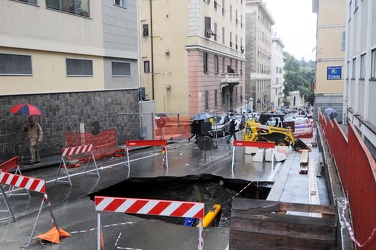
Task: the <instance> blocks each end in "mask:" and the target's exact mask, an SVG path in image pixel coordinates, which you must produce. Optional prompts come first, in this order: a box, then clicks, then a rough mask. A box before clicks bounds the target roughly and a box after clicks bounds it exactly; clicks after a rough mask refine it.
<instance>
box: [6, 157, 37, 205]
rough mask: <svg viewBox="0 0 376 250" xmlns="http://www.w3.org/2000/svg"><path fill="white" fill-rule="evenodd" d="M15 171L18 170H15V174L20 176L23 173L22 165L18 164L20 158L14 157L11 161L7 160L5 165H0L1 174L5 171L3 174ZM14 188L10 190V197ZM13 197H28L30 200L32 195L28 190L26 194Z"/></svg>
mask: <svg viewBox="0 0 376 250" xmlns="http://www.w3.org/2000/svg"><path fill="white" fill-rule="evenodd" d="M13 169H16V170H15V172H14V173H15V174H19V175H22V173H21V168H20V165H19V164H18V156H16V157H13V158H12V159H10V160H7V161H5V162H3V163H1V164H0V172H1V171H3V172H9V171H11V170H13ZM13 189H14V187H10V188H9V191H8V193H9V196H10V195H11V191H13ZM13 195H28V196H29V198H30V193H29V191H28V190H26V193H22V194H13Z"/></svg>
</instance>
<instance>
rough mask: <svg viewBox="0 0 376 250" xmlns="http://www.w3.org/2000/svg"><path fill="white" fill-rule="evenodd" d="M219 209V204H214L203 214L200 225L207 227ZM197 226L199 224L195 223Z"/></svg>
mask: <svg viewBox="0 0 376 250" xmlns="http://www.w3.org/2000/svg"><path fill="white" fill-rule="evenodd" d="M220 211H221V205H219V204H214V205H213V208H212V209H211V210H210V211H209V212H208V213H207V214H206V215H205V217H204V219H203V220H202V227H209V226H210V225H211V224H212V223H213V220H214V219H215V218H216V217H217V215H218V214H219V212H220ZM197 227H199V225H197Z"/></svg>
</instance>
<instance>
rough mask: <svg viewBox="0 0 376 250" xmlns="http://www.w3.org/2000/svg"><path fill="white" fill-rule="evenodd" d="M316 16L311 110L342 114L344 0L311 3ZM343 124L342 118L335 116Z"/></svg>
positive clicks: (314, 0)
mask: <svg viewBox="0 0 376 250" xmlns="http://www.w3.org/2000/svg"><path fill="white" fill-rule="evenodd" d="M312 11H313V13H317V31H316V39H317V47H316V80H315V90H314V93H315V104H314V108H315V109H318V108H321V109H322V110H324V109H325V108H328V107H331V108H334V109H335V110H337V112H338V114H341V113H342V107H343V80H344V74H343V70H344V60H345V29H346V20H345V19H346V0H331V1H326V0H313V1H312ZM337 120H338V121H340V122H341V121H342V117H341V115H339V116H338V117H337Z"/></svg>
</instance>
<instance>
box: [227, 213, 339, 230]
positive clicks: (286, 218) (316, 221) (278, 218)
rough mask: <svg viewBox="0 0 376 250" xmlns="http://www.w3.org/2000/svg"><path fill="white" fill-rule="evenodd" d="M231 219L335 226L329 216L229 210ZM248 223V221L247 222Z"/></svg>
mask: <svg viewBox="0 0 376 250" xmlns="http://www.w3.org/2000/svg"><path fill="white" fill-rule="evenodd" d="M233 219H241V220H244V221H246V220H250V221H273V222H276V223H285V224H290V225H291V224H296V225H305V224H310V225H312V226H318V227H321V226H322V227H333V228H335V227H336V225H337V224H336V220H335V219H331V218H316V217H307V216H297V215H283V214H258V215H256V214H246V213H242V211H234V210H233V211H231V221H232V220H233ZM248 223H250V222H248Z"/></svg>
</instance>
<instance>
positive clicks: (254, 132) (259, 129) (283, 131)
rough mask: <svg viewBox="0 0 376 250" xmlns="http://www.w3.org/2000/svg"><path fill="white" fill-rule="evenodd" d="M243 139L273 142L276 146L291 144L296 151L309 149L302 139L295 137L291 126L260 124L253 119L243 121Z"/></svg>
mask: <svg viewBox="0 0 376 250" xmlns="http://www.w3.org/2000/svg"><path fill="white" fill-rule="evenodd" d="M243 140H244V141H265V142H274V143H275V145H277V146H289V145H291V146H292V147H293V148H294V149H295V150H296V151H300V150H303V149H308V150H311V149H310V148H309V147H308V146H307V145H306V144H305V143H304V142H303V141H302V140H300V139H295V137H294V134H293V132H292V129H291V128H283V127H275V126H268V125H262V124H261V123H258V122H255V121H253V120H252V121H247V122H246V123H245V128H244V133H243Z"/></svg>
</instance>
